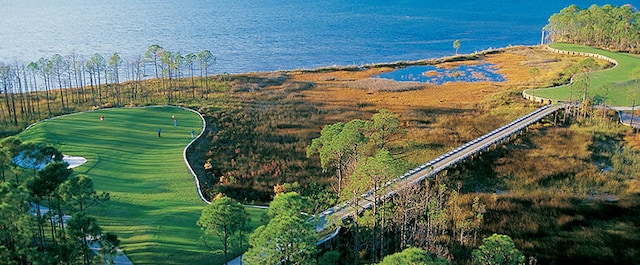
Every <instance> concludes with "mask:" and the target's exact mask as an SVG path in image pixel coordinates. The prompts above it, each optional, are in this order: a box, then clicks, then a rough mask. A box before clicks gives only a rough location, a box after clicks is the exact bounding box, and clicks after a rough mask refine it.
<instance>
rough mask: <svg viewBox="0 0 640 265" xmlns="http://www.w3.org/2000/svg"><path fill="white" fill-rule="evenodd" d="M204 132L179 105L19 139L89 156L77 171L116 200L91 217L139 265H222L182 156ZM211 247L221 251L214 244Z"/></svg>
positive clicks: (64, 123)
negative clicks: (207, 238) (204, 228)
mask: <svg viewBox="0 0 640 265" xmlns="http://www.w3.org/2000/svg"><path fill="white" fill-rule="evenodd" d="M101 115H104V117H105V119H104V121H100V116H101ZM172 115H175V117H176V118H177V119H178V126H174V125H173V119H172V118H171V116H172ZM201 127H202V121H201V119H200V117H199V116H198V115H197V114H195V113H192V112H189V111H185V110H183V109H179V108H173V107H158V108H144V109H108V110H101V111H94V112H85V113H79V114H75V115H70V116H64V117H60V118H57V119H53V120H49V121H45V122H42V123H40V124H37V125H35V126H33V127H32V128H30V129H29V130H26V131H24V132H23V133H21V134H20V135H19V136H20V138H21V139H22V140H23V141H41V142H47V143H50V144H54V145H55V146H57V147H58V148H59V149H60V150H61V151H62V152H63V153H65V154H69V155H74V156H83V157H85V158H87V160H88V162H87V163H86V164H85V165H83V166H80V167H77V168H76V169H75V170H74V172H76V173H82V174H86V175H88V176H90V177H91V178H92V179H93V181H94V185H95V188H96V190H98V191H106V192H109V193H110V194H111V201H109V202H108V203H106V204H105V205H102V206H99V207H95V208H93V209H90V212H91V214H92V215H94V216H96V217H97V218H98V221H99V222H100V224H101V225H102V226H103V228H104V229H105V230H106V231H110V232H115V233H117V234H118V236H119V237H120V238H121V240H122V244H121V246H122V248H123V249H124V250H125V252H126V254H127V256H129V258H130V259H131V260H132V261H133V262H134V263H135V264H204V263H207V264H214V263H217V264H222V263H223V261H222V255H220V254H215V255H214V254H209V253H208V252H207V251H206V248H205V247H204V246H203V245H202V244H201V243H200V239H199V238H200V235H201V234H202V233H201V230H200V228H199V227H198V226H197V225H196V220H197V219H198V218H199V216H200V212H201V210H202V208H203V207H204V203H203V202H202V201H201V200H200V199H199V198H198V196H197V193H196V190H195V184H194V182H193V177H192V176H191V175H190V173H189V171H188V169H187V167H186V165H185V163H184V161H183V159H182V150H183V149H184V147H185V146H186V145H187V144H188V143H189V142H190V141H191V130H195V131H196V133H199V132H200V129H201ZM158 128H161V129H162V137H161V138H158V136H157V133H156V131H157V129H158ZM248 211H249V212H250V214H251V217H252V222H251V224H250V225H251V226H252V227H255V226H257V222H258V220H260V215H261V212H262V210H258V209H248ZM210 243H213V244H214V245H213V247H214V248H217V249H221V248H220V247H219V246H218V245H217V244H219V243H218V242H217V241H216V240H211V242H210ZM235 253H239V250H236V251H235Z"/></svg>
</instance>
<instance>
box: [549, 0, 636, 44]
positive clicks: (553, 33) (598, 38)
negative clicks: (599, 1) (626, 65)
mask: <svg viewBox="0 0 640 265" xmlns="http://www.w3.org/2000/svg"><path fill="white" fill-rule="evenodd" d="M635 8H636V7H633V6H632V5H630V4H627V5H623V6H621V7H616V6H612V5H609V4H607V5H603V6H598V5H595V4H594V5H592V6H590V7H589V8H580V7H578V6H577V5H570V6H568V7H566V8H564V9H562V10H560V12H559V13H556V14H553V15H552V16H551V17H550V18H549V24H547V25H546V26H545V28H544V29H545V30H546V31H547V32H549V36H548V38H549V40H551V41H552V42H568V43H574V44H582V45H586V46H594V47H598V48H603V49H608V50H615V51H624V52H630V53H636V54H637V53H640V12H638V11H637V9H635Z"/></svg>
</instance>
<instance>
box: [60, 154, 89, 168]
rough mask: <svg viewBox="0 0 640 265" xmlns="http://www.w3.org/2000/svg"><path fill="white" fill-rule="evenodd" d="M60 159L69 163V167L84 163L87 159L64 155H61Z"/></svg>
mask: <svg viewBox="0 0 640 265" xmlns="http://www.w3.org/2000/svg"><path fill="white" fill-rule="evenodd" d="M62 161H64V162H67V164H69V168H74V167H77V166H81V165H82V164H84V163H86V162H87V159H86V158H84V157H79V156H68V155H64V156H62Z"/></svg>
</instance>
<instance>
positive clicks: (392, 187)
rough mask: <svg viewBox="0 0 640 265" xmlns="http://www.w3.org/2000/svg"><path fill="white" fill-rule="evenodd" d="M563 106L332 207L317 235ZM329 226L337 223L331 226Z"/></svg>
mask: <svg viewBox="0 0 640 265" xmlns="http://www.w3.org/2000/svg"><path fill="white" fill-rule="evenodd" d="M562 107H563V106H562V105H546V106H544V107H542V108H539V109H536V110H535V111H533V112H531V113H529V114H527V115H525V116H522V117H520V118H518V119H516V120H514V121H512V122H510V123H508V124H506V125H504V126H502V127H500V128H498V129H495V130H493V131H491V132H489V133H487V134H485V135H483V136H480V137H479V138H477V139H475V140H473V141H471V142H468V143H465V144H464V145H461V146H460V147H458V148H456V149H454V150H452V151H449V152H447V153H446V154H443V155H441V156H439V157H437V158H435V159H433V160H431V161H429V162H427V163H425V164H422V165H420V166H418V167H416V168H414V169H412V170H410V171H409V172H407V173H405V174H404V175H402V176H400V177H398V178H396V179H393V180H390V181H388V182H386V183H385V184H384V185H382V186H381V187H380V188H379V189H377V190H369V191H368V192H366V193H364V194H362V195H361V196H360V197H361V200H359V201H360V202H359V203H358V205H353V203H351V202H345V203H342V204H340V205H336V206H333V207H331V208H329V209H327V210H325V211H323V212H322V213H320V214H318V215H317V216H316V218H317V220H319V222H318V224H317V225H316V230H317V231H318V232H320V231H323V230H324V229H325V228H327V227H328V226H329V222H328V221H327V218H328V217H330V216H333V217H334V218H333V219H332V220H345V219H347V218H349V217H351V216H352V215H353V214H354V211H356V210H357V211H358V213H360V212H361V211H364V210H365V209H368V208H370V207H372V206H373V202H374V201H376V200H374V199H376V198H374V193H375V194H377V196H378V198H379V199H378V200H377V201H381V200H380V199H386V198H389V197H392V196H394V195H395V194H396V193H398V192H399V191H401V190H403V189H405V188H406V187H408V186H411V185H413V184H417V183H420V182H422V181H424V180H425V179H427V178H431V177H433V176H435V175H437V174H438V173H440V172H442V171H443V170H445V169H447V168H449V167H451V166H452V165H455V164H457V163H459V162H461V161H463V160H465V159H467V158H468V157H470V156H472V155H474V154H477V153H480V152H484V151H486V150H488V149H489V148H490V147H491V146H492V145H494V144H501V143H502V142H503V141H504V140H505V139H508V138H509V137H511V136H513V135H516V134H517V133H519V132H520V131H522V130H523V129H525V128H526V127H528V126H529V125H531V124H534V123H536V122H538V121H540V120H541V119H543V118H544V117H546V116H548V115H549V114H552V113H554V112H556V111H558V110H559V109H560V108H562ZM329 219H331V218H329ZM331 225H336V224H335V223H332V224H331ZM338 229H339V228H338ZM336 235H337V232H334V233H332V234H330V235H328V236H326V237H325V238H323V239H321V240H320V241H319V242H318V244H322V243H324V242H326V241H328V240H329V239H331V238H333V237H335V236H336Z"/></svg>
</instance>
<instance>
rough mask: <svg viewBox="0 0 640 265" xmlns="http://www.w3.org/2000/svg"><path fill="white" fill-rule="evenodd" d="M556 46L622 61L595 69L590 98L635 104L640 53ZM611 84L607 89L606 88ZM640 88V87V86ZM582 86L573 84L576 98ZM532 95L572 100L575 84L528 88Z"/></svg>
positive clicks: (575, 46)
mask: <svg viewBox="0 0 640 265" xmlns="http://www.w3.org/2000/svg"><path fill="white" fill-rule="evenodd" d="M551 47H552V48H556V49H559V50H566V51H576V52H587V53H594V54H600V55H604V56H607V57H609V58H611V59H614V60H616V61H617V62H618V66H617V67H615V68H613V69H607V70H603V71H598V72H595V73H593V74H592V75H591V86H590V88H589V91H588V93H589V97H590V98H595V99H597V100H596V101H605V100H606V104H607V105H611V106H631V105H632V99H633V97H632V96H631V95H632V93H633V88H634V80H635V79H636V78H640V56H637V55H632V54H628V53H620V52H609V51H605V50H600V49H596V48H593V47H587V46H580V45H574V44H566V43H553V44H551ZM607 86H608V87H609V91H608V92H607V91H606V89H605V87H607ZM639 89H640V88H639ZM582 90H583V89H582V88H578V87H575V86H574V87H573V96H572V97H573V100H576V99H579V98H580V97H581V96H582ZM527 93H528V94H529V95H535V96H538V97H543V98H550V99H555V100H569V98H570V94H571V86H559V87H552V88H543V89H535V91H534V90H528V91H527ZM636 102H640V91H639V92H638V94H637V95H636Z"/></svg>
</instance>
